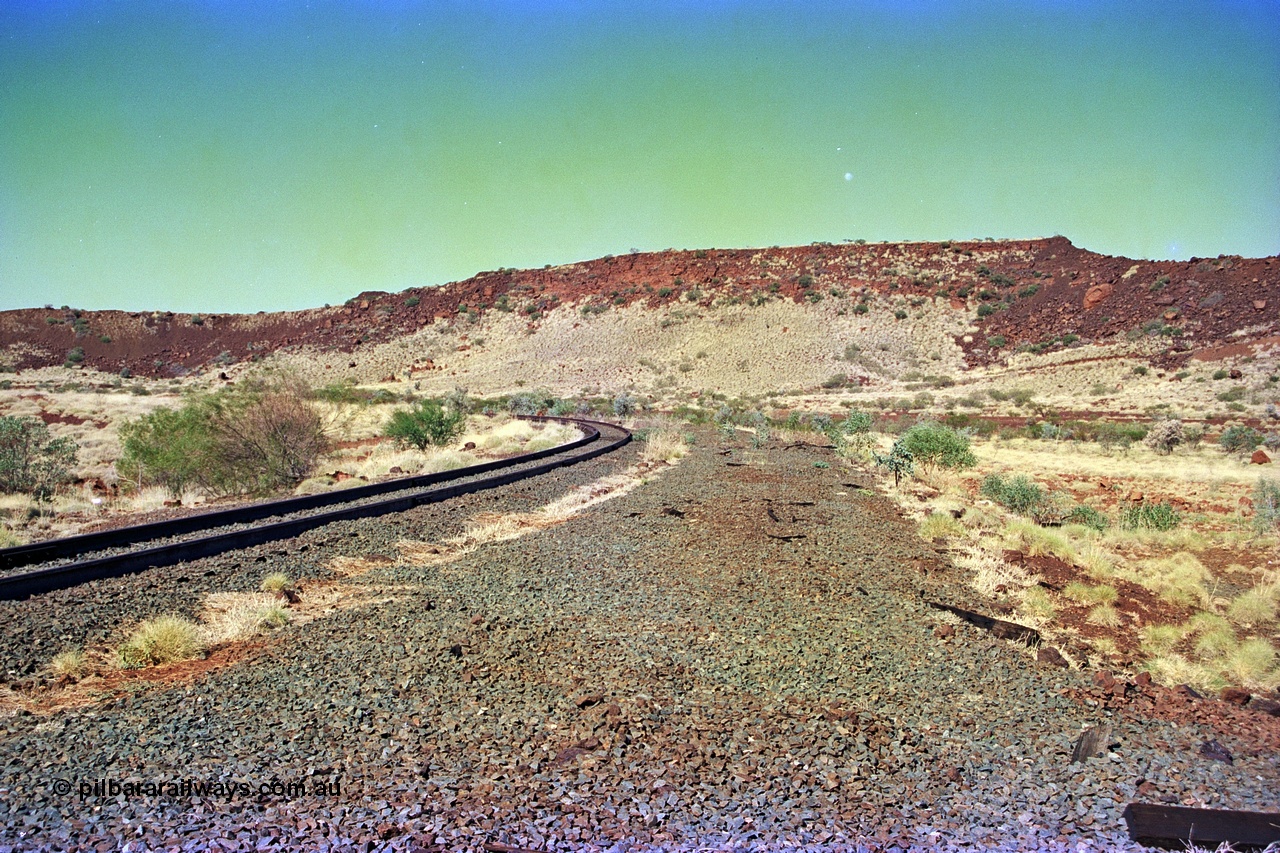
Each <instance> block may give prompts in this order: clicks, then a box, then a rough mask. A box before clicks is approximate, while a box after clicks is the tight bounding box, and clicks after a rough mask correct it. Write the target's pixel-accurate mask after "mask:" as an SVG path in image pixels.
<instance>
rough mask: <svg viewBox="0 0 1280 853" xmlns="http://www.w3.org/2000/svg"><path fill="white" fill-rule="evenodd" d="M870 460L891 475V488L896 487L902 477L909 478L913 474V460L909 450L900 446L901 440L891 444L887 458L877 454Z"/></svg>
mask: <svg viewBox="0 0 1280 853" xmlns="http://www.w3.org/2000/svg"><path fill="white" fill-rule="evenodd" d="M872 458H873V459H875V463H876V465H877V466H878V467H880V468H886V469H888V470H889V471H891V472H892V473H893V487H894V488H895V489H896V488H897V487H898V483H899V481H901V479H902V478H903V477H910V476H911V475H912V474H914V473H915V470H916V466H915V460H914V459H913V458H912V454H911V451H910V450H907V449H906V447H904V446H903V444H902V439H901V438H900V439H898V440H897V441H895V442H894V443H893V448H892V449H891V450H890V451H889V455H888V456H884V455H881V454H879V453H873V454H872Z"/></svg>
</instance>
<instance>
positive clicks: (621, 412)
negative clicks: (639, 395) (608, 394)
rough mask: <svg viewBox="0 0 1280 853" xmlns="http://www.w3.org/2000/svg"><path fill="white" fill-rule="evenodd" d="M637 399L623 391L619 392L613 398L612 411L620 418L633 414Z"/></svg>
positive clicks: (637, 402)
mask: <svg viewBox="0 0 1280 853" xmlns="http://www.w3.org/2000/svg"><path fill="white" fill-rule="evenodd" d="M638 405H639V401H638V400H636V398H635V397H633V396H631V395H630V394H628V393H627V392H626V391H623V392H622V393H621V394H619V395H618V396H616V397H614V398H613V403H612V406H613V413H614V414H615V415H617V416H618V417H620V418H625V417H629V416H630V415H632V414H635V411H636V407H637V406H638Z"/></svg>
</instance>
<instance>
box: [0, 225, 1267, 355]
mask: <svg viewBox="0 0 1280 853" xmlns="http://www.w3.org/2000/svg"><path fill="white" fill-rule="evenodd" d="M1276 261H1277V258H1260V259H1247V258H1239V257H1219V258H1216V259H1209V260H1204V259H1192V260H1190V261H1133V260H1131V259H1128V258H1119V257H1111V256H1107V255H1098V254H1095V253H1093V252H1089V251H1086V250H1083V249H1079V248H1077V247H1075V246H1073V245H1072V244H1071V243H1070V241H1068V240H1067V239H1066V238H1063V237H1054V238H1050V239H1043V240H1025V241H1021V240H1020V241H1005V242H1000V243H985V242H977V241H971V242H955V243H902V244H893V243H886V244H873V245H848V244H846V245H838V246H837V245H826V244H815V245H811V246H797V247H789V248H775V249H709V250H699V251H697V252H690V251H674V250H672V251H667V252H654V253H637V254H631V255H623V256H619V257H604V258H600V259H598V260H594V261H587V262H583V263H577V264H569V265H565V266H559V267H551V268H544V269H540V270H519V271H517V270H499V271H497V272H482V273H478V274H477V275H475V276H474V277H472V278H470V279H468V280H466V281H462V282H454V283H451V284H448V285H444V286H442V287H427V288H415V289H412V290H407V291H405V292H403V293H399V294H391V293H383V292H378V291H370V292H365V293H361V294H360V295H358V296H356V297H354V298H352V299H350V300H348V302H347V304H346V305H343V306H337V307H324V308H313V309H308V310H305V311H291V312H280V313H273V314H267V313H259V314H252V315H237V314H206V315H190V314H175V313H173V312H151V313H146V312H123V311H85V312H75V311H64V310H61V309H53V308H44V309H40V308H28V309H20V310H14V311H6V312H0V350H4V351H6V355H5V358H6V360H7V361H8V362H9V363H10V366H11V367H14V368H19V369H21V368H28V367H42V366H50V365H59V364H62V363H63V361H64V360H65V359H66V357H67V354H68V353H69V352H70V351H71V350H72V349H73V348H76V347H79V348H80V349H81V350H83V353H84V362H83V363H84V364H85V365H87V366H91V367H94V368H97V369H99V370H102V371H106V372H112V373H114V372H118V371H120V370H122V369H125V368H127V369H128V370H129V371H130V372H131V373H133V374H134V375H138V376H152V377H173V376H182V375H185V374H187V373H190V372H192V371H197V370H202V369H216V368H217V367H218V366H219V365H223V364H232V363H236V362H243V361H249V360H252V359H256V358H260V357H262V356H263V355H265V354H267V353H270V352H274V351H277V350H286V351H287V350H294V349H297V348H299V347H302V346H309V347H313V348H317V349H320V350H322V351H327V352H341V353H352V352H355V351H357V350H359V349H360V348H361V347H362V346H366V345H369V344H376V343H380V342H384V341H388V340H392V339H395V338H398V337H400V336H403V335H406V334H409V333H411V332H414V331H417V330H418V329H421V328H422V327H424V326H426V325H429V324H431V323H432V322H434V321H435V320H437V319H451V318H455V317H459V316H461V315H464V314H467V313H471V312H478V313H483V312H488V311H495V310H497V311H503V310H506V311H513V312H518V313H519V316H522V317H527V318H528V321H529V323H530V324H531V325H534V324H536V323H537V322H538V319H539V318H540V316H541V314H542V312H545V311H547V310H550V309H552V308H554V307H556V306H559V305H570V304H573V305H581V306H583V307H589V306H595V307H599V308H601V309H603V308H606V307H608V306H613V305H627V304H631V303H635V302H642V303H644V304H646V305H647V306H649V307H651V308H658V307H661V306H665V305H670V304H672V303H676V302H690V301H692V302H698V303H700V304H704V305H710V304H712V303H713V302H716V301H717V300H719V301H742V302H748V301H750V300H751V299H753V298H756V297H768V298H783V299H790V300H793V301H795V302H802V301H804V300H805V299H806V298H807V297H808V295H809V294H811V293H812V294H817V295H818V296H822V295H823V294H826V293H828V292H829V291H831V290H832V289H833V288H834V289H836V290H838V291H840V292H847V293H848V294H849V296H850V297H851V299H852V300H861V299H862V297H863V296H864V295H865V296H867V297H872V296H892V297H893V298H903V299H907V300H932V299H945V300H947V304H948V305H953V306H955V305H958V306H961V307H960V308H957V309H955V310H968V309H972V308H975V307H977V306H979V305H983V304H986V305H992V306H994V305H1002V306H1004V307H1003V308H1002V310H999V311H997V312H995V313H994V314H991V315H990V316H988V317H986V318H983V319H979V320H978V321H977V322H978V325H979V327H980V329H979V332H978V333H977V334H975V335H973V336H972V340H971V341H969V342H963V341H961V342H960V343H961V345H962V346H963V347H964V349H965V351H966V355H967V358H968V360H969V361H970V363H973V364H985V363H988V362H991V361H995V360H999V359H1000V358H1001V357H1003V355H1004V354H1007V353H1009V352H1012V351H1013V349H1014V348H1015V347H1017V346H1018V345H1021V344H1046V342H1050V341H1052V340H1054V339H1055V338H1060V337H1061V336H1063V335H1066V334H1075V335H1078V336H1080V337H1081V338H1082V339H1083V340H1084V341H1086V342H1088V341H1104V340H1106V339H1108V338H1112V337H1113V336H1122V335H1124V334H1125V333H1128V332H1132V331H1133V330H1134V329H1141V327H1142V326H1143V325H1144V324H1146V323H1149V322H1153V321H1156V320H1159V321H1160V326H1161V330H1162V331H1163V336H1160V337H1159V338H1158V339H1160V340H1164V341H1167V346H1166V347H1165V349H1164V352H1163V354H1162V355H1160V356H1158V357H1156V358H1155V359H1153V362H1154V363H1155V364H1156V365H1157V366H1158V367H1169V366H1171V365H1175V364H1179V363H1181V362H1183V361H1185V360H1186V359H1187V358H1189V357H1190V356H1191V354H1192V353H1193V352H1195V353H1199V354H1201V357H1204V354H1205V353H1211V352H1213V353H1216V352H1218V351H1219V349H1217V348H1221V347H1223V346H1226V345H1228V344H1229V345H1230V346H1231V347H1233V348H1239V347H1246V348H1249V347H1250V345H1251V344H1253V343H1254V341H1253V339H1251V338H1250V337H1249V335H1245V336H1244V338H1243V339H1242V338H1240V337H1234V338H1232V339H1230V340H1228V336H1229V335H1231V333H1233V332H1237V331H1238V330H1239V329H1241V328H1242V327H1250V326H1259V325H1264V324H1267V323H1268V322H1271V321H1273V319H1274V307H1272V308H1271V311H1270V313H1268V311H1267V309H1266V308H1265V307H1264V308H1262V309H1259V308H1257V307H1256V306H1257V305H1259V304H1261V305H1263V306H1275V305H1280V265H1277V264H1276ZM1135 266H1136V267H1137V270H1136V271H1135V272H1134V273H1133V274H1129V272H1130V270H1133V269H1134V268H1135ZM1166 277H1167V282H1164V283H1161V280H1162V279H1163V278H1166ZM1101 285H1107V286H1108V287H1101ZM1091 288H1096V289H1094V290H1092V292H1093V294H1094V302H1095V304H1094V305H1093V307H1091V308H1088V309H1086V308H1085V294H1086V292H1089V291H1090V290H1091ZM962 293H963V296H961V294H962ZM784 331H785V330H784ZM1265 334H1266V332H1265V331H1261V332H1258V333H1257V334H1256V335H1255V337H1256V338H1257V340H1258V341H1259V342H1263V341H1274V340H1275V339H1274V337H1263V336H1264V335H1265ZM1272 334H1274V332H1272ZM997 335H999V336H1003V337H1004V338H1005V339H1006V345H1005V347H1003V348H1002V349H999V350H996V349H992V348H990V347H988V346H987V344H986V341H987V339H988V338H989V337H993V336H997ZM1047 345H1048V346H1050V347H1060V346H1063V344H1061V343H1060V342H1059V343H1056V344H1047ZM1232 351H1233V352H1234V351H1235V350H1234V349H1233V350H1232ZM1244 352H1245V350H1243V349H1241V350H1240V353H1242V354H1243V353H1244ZM1213 357H1220V356H1216V355H1215V356H1213ZM432 367H433V366H432V365H431V364H429V363H428V364H418V365H414V366H413V368H414V369H416V370H418V371H423V370H430V369H432Z"/></svg>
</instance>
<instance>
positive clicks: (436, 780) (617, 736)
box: [0, 432, 1280, 851]
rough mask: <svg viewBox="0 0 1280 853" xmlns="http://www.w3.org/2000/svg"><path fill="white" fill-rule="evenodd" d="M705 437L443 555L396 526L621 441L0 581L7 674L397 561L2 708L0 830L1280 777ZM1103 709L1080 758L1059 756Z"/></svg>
mask: <svg viewBox="0 0 1280 853" xmlns="http://www.w3.org/2000/svg"><path fill="white" fill-rule="evenodd" d="M697 437H698V442H699V443H698V445H697V446H695V447H693V448H691V452H690V454H689V456H687V457H686V458H685V459H683V460H682V461H681V462H680V463H679V464H678V465H676V466H674V467H672V468H668V469H664V470H661V471H651V472H649V473H648V475H647V476H648V478H649V479H648V481H647V482H645V483H643V484H642V485H640V486H639V487H637V488H636V489H635V490H633V491H632V492H630V493H629V494H627V495H625V496H622V497H618V498H616V499H613V500H609V501H606V502H603V503H601V504H599V505H597V506H594V507H592V508H590V509H589V510H587V511H586V512H584V513H583V514H581V515H579V516H577V517H575V518H573V519H571V520H569V521H568V522H566V523H564V524H560V525H558V526H554V527H550V528H548V529H546V530H542V531H540V532H537V533H533V534H531V535H528V536H525V537H523V538H519V539H514V540H510V541H505V542H497V543H492V544H488V545H483V546H481V547H479V548H477V549H476V550H474V551H471V552H469V553H464V554H462V555H460V556H458V557H456V558H455V559H452V560H449V561H444V562H439V563H437V564H435V565H429V566H415V565H411V564H409V563H407V562H404V561H403V560H401V559H400V558H399V553H400V552H399V551H398V549H397V548H396V547H395V543H396V542H398V541H400V540H403V539H413V540H421V541H427V542H441V541H443V540H444V539H446V538H448V537H450V536H453V535H456V534H458V533H459V532H461V531H462V530H463V529H464V527H465V526H466V523H467V521H468V520H471V519H474V518H475V517H476V516H478V515H482V514H494V513H505V512H528V511H530V510H533V509H536V508H537V507H539V506H542V505H544V504H546V503H548V502H550V501H551V500H554V499H555V498H556V497H558V496H560V495H562V494H564V493H565V492H566V491H567V490H568V489H570V488H572V487H575V486H579V485H583V484H586V483H590V482H592V481H594V480H596V479H598V478H600V477H602V476H604V475H606V474H608V473H613V472H616V471H618V470H621V469H622V468H624V467H626V466H628V465H631V464H634V463H635V462H636V460H637V451H636V449H635V448H634V447H629V448H625V449H623V450H621V451H619V452H617V453H614V454H611V455H609V456H606V457H603V458H601V459H597V460H592V461H590V462H585V463H582V464H580V465H577V466H574V467H572V468H569V469H564V470H561V471H557V472H553V473H551V474H548V475H544V476H542V477H538V478H536V479H534V480H530V481H527V482H523V483H518V484H515V485H512V486H507V487H503V488H500V489H497V490H494V491H492V492H486V493H481V494H477V495H470V496H467V497H465V498H462V499H459V500H457V501H451V502H449V503H448V504H445V505H436V506H431V507H423V508H420V509H417V510H414V511H411V512H408V513H404V514H402V515H400V516H395V517H388V518H381V519H375V520H369V521H362V522H353V523H350V524H340V525H331V526H329V527H327V528H324V529H322V530H317V531H314V532H312V533H310V534H308V535H307V536H304V537H300V538H299V539H297V540H292V541H290V542H285V543H277V544H276V545H274V546H263V547H262V548H258V549H250V550H248V551H244V552H238V553H235V554H228V555H225V556H223V557H220V558H215V559H211V560H208V561H200V562H197V563H192V564H188V565H186V566H178V567H172V568H169V569H159V570H155V571H153V572H148V573H145V574H143V575H138V576H134V577H130V578H124V579H119V580H115V581H110V582H100V583H96V584H91V585H89V586H86V587H81V588H79V589H77V590H67V591H64V592H60V593H52V594H50V595H47V596H42V597H40V598H39V599H36V600H33V601H29V602H18V603H5V604H4V605H3V609H2V610H0V613H3V616H4V624H3V626H0V654H2V655H3V661H4V667H5V670H6V672H7V676H6V678H7V681H8V682H9V686H10V688H12V689H15V690H18V691H19V692H22V691H24V690H26V691H30V690H38V689H47V687H46V681H47V677H45V676H42V675H41V671H42V670H41V668H42V667H43V666H44V665H45V663H47V661H48V659H49V658H50V657H51V656H52V655H53V654H54V653H56V652H57V651H59V650H60V649H61V648H64V647H66V646H68V645H78V644H85V645H87V646H94V645H100V644H105V643H109V642H111V641H112V639H113V638H119V636H121V631H122V630H123V629H124V628H127V627H128V626H129V625H130V624H133V623H136V621H137V620H139V619H141V618H145V617H146V616H149V615H154V614H156V613H162V612H180V613H187V614H193V613H195V612H196V611H197V610H198V607H199V604H200V600H201V598H202V596H203V595H204V594H205V593H207V592H213V591H226V590H252V589H256V587H257V585H258V583H259V581H260V580H261V577H262V576H263V575H264V574H266V573H268V572H271V571H286V572H288V573H290V574H291V575H292V576H294V577H300V578H303V579H304V581H303V596H304V597H305V596H306V594H307V583H308V582H315V581H320V580H331V579H333V577H334V575H333V572H332V571H331V569H330V568H329V566H330V563H331V561H332V559H333V558H334V557H335V556H339V555H341V556H349V557H368V556H377V555H382V556H385V557H393V558H396V559H395V560H393V561H391V562H387V563H385V564H383V565H378V566H376V567H374V568H372V569H371V570H369V571H367V572H366V573H365V574H362V575H359V576H358V577H353V578H350V579H348V580H346V581H345V583H348V584H350V585H351V586H352V587H353V588H355V589H357V590H359V591H361V592H365V593H367V594H368V596H369V599H368V600H367V601H366V603H364V604H362V605H361V606H359V607H353V608H345V609H343V608H338V609H335V610H334V612H332V613H330V614H328V615H327V616H325V617H323V618H319V619H316V620H314V621H310V622H307V623H305V624H298V625H291V626H288V627H285V628H283V629H281V630H279V631H277V632H275V633H273V634H271V635H269V636H267V637H264V638H260V639H259V640H258V641H257V642H256V644H255V645H254V648H253V651H252V653H251V654H246V655H245V656H243V657H242V658H239V659H237V661H236V662H233V663H229V664H228V665H226V666H222V667H211V668H210V669H209V670H208V672H207V673H206V674H204V675H203V676H202V677H200V678H198V679H196V680H190V679H187V680H183V681H180V682H178V683H175V684H173V685H170V686H166V685H163V684H159V685H157V684H151V683H145V682H140V683H139V685H140V686H139V687H138V688H137V689H135V690H125V691H119V692H117V694H116V695H115V696H114V697H113V698H111V699H109V700H107V701H102V702H99V703H97V704H92V705H87V706H83V707H78V708H71V709H68V710H62V711H58V712H56V713H51V714H44V713H40V714H31V713H27V712H23V711H19V712H16V713H11V714H9V715H7V716H6V717H4V718H3V719H0V744H2V746H0V761H2V762H3V776H2V777H0V779H2V781H0V784H2V785H3V790H0V849H17V850H28V849H30V850H37V849H68V850H75V849H95V850H96V849H123V848H125V846H126V845H128V849H130V850H144V849H157V850H160V849H164V850H170V849H176V850H187V849H189V850H204V849H226V850H266V849H296V848H300V847H301V848H307V849H333V850H346V849H367V850H374V849H386V850H437V849H438V850H472V851H479V850H482V849H483V845H484V844H486V843H490V844H491V845H492V844H499V845H508V846H511V847H517V848H526V849H533V850H545V851H555V850H610V851H623V850H778V849H811V850H858V849H868V850H880V849H911V848H916V849H993V848H994V849H1010V850H1016V849H1025V850H1042V849H1045V850H1054V849H1059V850H1128V849H1141V848H1137V847H1136V845H1133V844H1131V843H1130V842H1129V841H1128V840H1127V836H1126V835H1125V832H1124V825H1123V822H1122V821H1121V818H1120V813H1121V811H1122V810H1123V808H1124V805H1125V804H1126V803H1128V802H1130V801H1133V800H1135V799H1146V800H1148V801H1152V802H1173V803H1179V804H1187V805H1200V806H1209V807H1215V808H1238V809H1257V810H1276V809H1277V807H1278V806H1280V803H1278V802H1277V794H1276V792H1277V791H1280V768H1278V767H1277V759H1276V758H1275V753H1274V751H1260V750H1256V749H1251V748H1250V746H1249V745H1248V744H1247V743H1243V742H1235V741H1233V740H1232V739H1231V737H1230V736H1229V735H1224V734H1222V733H1220V732H1217V731H1215V730H1211V729H1210V728H1209V727H1208V726H1202V725H1199V724H1181V725H1175V724H1174V723H1171V722H1165V721H1162V720H1149V719H1144V718H1143V717H1142V716H1141V715H1138V714H1135V713H1132V712H1131V708H1130V707H1129V706H1124V707H1121V706H1118V705H1115V704H1114V703H1111V702H1109V701H1107V700H1106V699H1105V697H1102V696H1101V694H1100V693H1099V688H1098V686H1097V685H1096V684H1095V682H1094V679H1093V674H1092V673H1088V672H1080V671H1076V670H1069V669H1059V668H1055V667H1052V666H1048V665H1045V664H1039V663H1037V662H1036V660H1035V656H1034V653H1033V652H1032V651H1030V650H1028V649H1026V648H1025V647H1023V646H1019V645H1017V644H1012V643H1008V642H1004V641H1001V640H998V639H995V638H994V637H992V636H991V635H990V634H987V633H985V632H983V631H981V630H980V629H978V628H976V627H973V626H971V625H968V624H963V623H960V622H958V621H957V620H955V619H954V618H953V617H951V616H950V615H948V614H944V613H941V612H939V611H937V610H935V609H933V608H931V607H929V606H928V605H927V604H926V603H925V600H926V599H931V600H943V601H947V602H948V603H952V604H955V605H957V606H960V607H972V608H974V609H980V606H981V602H980V601H978V600H977V599H976V598H974V597H973V596H972V595H971V594H970V593H969V592H968V591H966V588H965V586H964V578H963V577H962V576H961V574H960V573H959V572H957V571H955V570H954V569H951V568H949V567H948V566H947V564H946V563H945V560H944V559H942V558H941V557H940V556H939V554H938V553H937V552H936V551H935V549H933V548H932V547H931V546H929V545H928V544H927V543H925V542H923V541H921V540H919V539H918V538H917V537H916V536H915V534H914V532H913V530H912V528H911V526H910V525H909V524H908V523H907V522H905V521H903V520H901V519H900V518H899V517H898V515H897V512H896V510H895V509H894V508H893V507H892V506H891V505H890V504H889V503H888V502H887V501H886V500H884V499H883V498H880V497H878V496H876V495H874V494H873V493H871V492H870V491H869V490H868V489H867V488H864V487H865V486H869V484H870V478H869V476H868V475H866V474H862V473H859V472H857V471H851V470H849V469H847V468H844V467H843V463H841V462H840V460H838V459H836V458H835V457H833V456H832V455H831V452H830V451H829V450H827V449H823V448H814V447H805V446H801V447H789V448H783V447H782V446H777V445H775V446H774V447H771V448H769V449H766V450H761V451H755V450H750V449H748V448H747V447H746V446H745V444H741V443H739V444H736V445H724V444H722V443H721V439H720V438H719V437H718V436H716V435H715V434H713V433H710V432H701V433H698V436H697ZM485 517H488V516H485ZM206 564H207V565H206ZM180 578H182V579H183V580H179V579H180ZM941 625H947V626H949V627H950V628H951V629H953V633H952V634H951V635H950V636H949V637H945V638H941V637H940V636H939V633H942V634H946V633H948V632H945V631H944V632H937V631H936V630H935V629H937V628H938V627H939V626H941ZM42 679H44V680H42ZM1133 689H1137V688H1133ZM1268 719H1271V718H1268ZM1095 725H1107V726H1110V728H1111V737H1110V738H1109V739H1108V742H1107V743H1106V744H1105V747H1104V749H1103V751H1102V754H1100V755H1098V756H1096V757H1093V758H1089V759H1086V760H1084V761H1082V762H1079V763H1071V752H1072V748H1073V745H1074V744H1075V742H1076V740H1077V738H1078V737H1079V736H1080V734H1081V732H1082V731H1083V730H1084V729H1085V728H1086V727H1088V726H1095ZM1211 739H1216V740H1218V741H1220V742H1222V743H1223V745H1224V746H1225V747H1226V748H1227V749H1228V750H1229V751H1230V752H1231V753H1232V754H1233V757H1234V763H1233V764H1228V763H1226V762H1224V761H1218V760H1212V759H1210V758H1207V757H1205V756H1204V755H1201V754H1200V746H1201V744H1202V743H1204V742H1205V741H1207V740H1211ZM113 782H114V783H116V785H117V789H118V790H117V791H116V793H114V794H113V793H112V790H113V789H111V787H110V786H111V784H112V783H113ZM194 782H199V783H201V784H217V785H221V787H220V788H216V789H212V790H206V792H205V793H203V794H200V793H195V792H194V791H193V790H192V789H191V788H190V787H183V785H184V784H186V785H190V784H191V783H194ZM124 783H133V784H134V785H135V786H140V787H135V788H133V789H130V790H128V791H125V790H123V789H119V786H121V785H123V784H124ZM147 783H150V784H151V785H152V786H153V787H152V788H151V789H148V788H146V787H145V785H146V784H147ZM95 786H98V787H95ZM290 786H293V787H290ZM299 786H300V788H299ZM1140 786H1141V792H1142V793H1141V794H1140V793H1139V789H1140ZM64 788H68V789H69V790H66V791H64V790H63V789H64Z"/></svg>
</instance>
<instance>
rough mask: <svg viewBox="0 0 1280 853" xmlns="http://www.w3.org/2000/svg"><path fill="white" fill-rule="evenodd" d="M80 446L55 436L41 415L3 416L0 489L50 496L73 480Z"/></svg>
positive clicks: (0, 439) (0, 420)
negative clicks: (71, 478) (71, 475)
mask: <svg viewBox="0 0 1280 853" xmlns="http://www.w3.org/2000/svg"><path fill="white" fill-rule="evenodd" d="M79 449H80V447H79V445H77V444H76V443H75V442H74V441H72V440H71V439H69V438H52V439H51V438H50V437H49V427H47V426H45V424H44V423H43V422H42V421H40V420H39V419H38V418H28V417H20V416H16V415H6V416H4V417H0V492H26V493H29V494H31V495H33V496H34V497H36V498H37V499H41V500H43V499H46V498H48V497H49V496H51V495H52V494H53V491H54V489H55V488H57V486H58V484H60V483H63V482H65V481H66V480H67V479H69V477H70V468H71V466H72V465H74V464H75V461H76V452H77V451H78V450H79Z"/></svg>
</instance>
